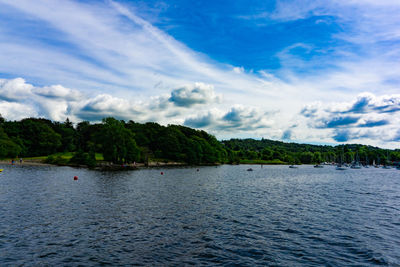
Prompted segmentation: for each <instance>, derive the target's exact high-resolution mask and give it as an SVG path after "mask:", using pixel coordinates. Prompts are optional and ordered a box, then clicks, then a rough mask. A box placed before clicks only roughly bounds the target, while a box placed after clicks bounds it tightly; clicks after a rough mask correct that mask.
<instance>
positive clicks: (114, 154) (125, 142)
mask: <svg viewBox="0 0 400 267" xmlns="http://www.w3.org/2000/svg"><path fill="white" fill-rule="evenodd" d="M102 126H103V127H102V131H101V132H100V133H99V134H100V138H99V139H100V140H101V141H102V149H103V157H104V159H105V160H107V161H111V162H113V163H129V162H133V161H138V160H139V157H140V150H139V148H138V147H137V145H136V142H135V139H134V135H133V133H132V132H131V131H130V130H129V129H127V128H125V125H124V123H123V122H122V121H118V120H116V119H114V118H105V119H103V125H102Z"/></svg>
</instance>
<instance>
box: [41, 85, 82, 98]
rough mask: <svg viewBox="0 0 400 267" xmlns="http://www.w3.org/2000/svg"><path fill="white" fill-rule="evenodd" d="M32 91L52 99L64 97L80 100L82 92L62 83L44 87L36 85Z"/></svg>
mask: <svg viewBox="0 0 400 267" xmlns="http://www.w3.org/2000/svg"><path fill="white" fill-rule="evenodd" d="M33 92H34V93H35V94H37V95H39V96H43V97H48V98H53V99H65V100H71V101H73V100H80V99H81V98H82V96H83V95H82V93H80V92H79V91H78V90H73V89H70V88H66V87H64V86H62V85H52V86H45V87H37V88H35V89H34V90H33Z"/></svg>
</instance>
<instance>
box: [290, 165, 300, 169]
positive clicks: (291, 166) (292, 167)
mask: <svg viewBox="0 0 400 267" xmlns="http://www.w3.org/2000/svg"><path fill="white" fill-rule="evenodd" d="M289 168H291V169H297V168H298V167H297V166H294V165H289Z"/></svg>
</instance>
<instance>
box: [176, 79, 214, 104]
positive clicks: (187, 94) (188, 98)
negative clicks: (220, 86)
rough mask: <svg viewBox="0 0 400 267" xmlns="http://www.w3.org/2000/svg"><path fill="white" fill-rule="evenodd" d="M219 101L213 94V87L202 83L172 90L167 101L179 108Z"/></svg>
mask: <svg viewBox="0 0 400 267" xmlns="http://www.w3.org/2000/svg"><path fill="white" fill-rule="evenodd" d="M220 99H221V96H220V95H217V94H215V92H214V86H212V85H210V84H204V83H195V84H194V85H191V86H185V87H182V88H178V89H175V90H173V91H172V92H171V97H170V98H169V101H170V102H172V103H174V104H175V105H176V106H179V107H191V106H193V105H195V104H208V103H214V102H218V101H219V100H220Z"/></svg>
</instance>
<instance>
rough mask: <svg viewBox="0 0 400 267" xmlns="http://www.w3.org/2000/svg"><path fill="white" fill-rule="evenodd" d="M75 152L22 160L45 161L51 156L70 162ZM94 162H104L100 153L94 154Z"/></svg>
mask: <svg viewBox="0 0 400 267" xmlns="http://www.w3.org/2000/svg"><path fill="white" fill-rule="evenodd" d="M74 154H75V152H60V153H55V154H52V155H48V156H39V157H28V158H24V159H26V160H46V159H47V158H48V157H49V156H52V157H54V158H62V159H64V160H67V161H68V160H70V159H71V158H72V157H73V156H74ZM95 157H96V160H98V161H102V160H104V157H103V154H101V153H96V154H95Z"/></svg>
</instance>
